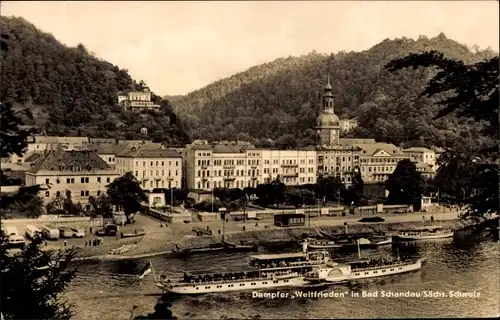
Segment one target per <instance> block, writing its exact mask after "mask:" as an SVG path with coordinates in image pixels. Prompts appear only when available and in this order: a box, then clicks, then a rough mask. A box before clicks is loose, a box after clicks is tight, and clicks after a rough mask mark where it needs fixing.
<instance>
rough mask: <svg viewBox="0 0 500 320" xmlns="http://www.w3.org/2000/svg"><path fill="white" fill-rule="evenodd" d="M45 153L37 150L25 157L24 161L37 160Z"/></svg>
mask: <svg viewBox="0 0 500 320" xmlns="http://www.w3.org/2000/svg"><path fill="white" fill-rule="evenodd" d="M43 154H44V153H43V152H38V151H35V152H33V153H32V154H30V155H29V156H28V157H27V158H26V159H24V162H36V161H38V160H39V159H41V158H42V157H43Z"/></svg>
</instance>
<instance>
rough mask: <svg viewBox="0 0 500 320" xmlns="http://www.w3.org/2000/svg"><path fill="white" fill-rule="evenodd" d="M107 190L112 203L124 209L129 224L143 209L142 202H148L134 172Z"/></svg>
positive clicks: (109, 186)
mask: <svg viewBox="0 0 500 320" xmlns="http://www.w3.org/2000/svg"><path fill="white" fill-rule="evenodd" d="M106 188H107V189H108V190H107V194H108V196H109V197H110V198H111V203H112V204H113V205H115V206H119V207H121V208H123V211H124V212H125V215H126V217H127V221H128V222H130V215H131V214H133V213H136V212H137V211H140V210H141V209H142V206H141V202H143V201H147V197H146V195H145V194H144V191H143V190H142V188H141V185H140V184H139V182H138V181H137V179H136V178H135V177H134V175H133V174H132V172H127V173H125V174H124V175H123V176H121V177H119V178H117V179H115V180H114V181H113V182H111V183H110V184H109V185H107V186H106Z"/></svg>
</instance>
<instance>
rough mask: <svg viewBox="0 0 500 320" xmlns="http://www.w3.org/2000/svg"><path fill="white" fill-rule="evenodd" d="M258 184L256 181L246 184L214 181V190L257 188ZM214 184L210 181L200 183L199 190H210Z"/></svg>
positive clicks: (198, 184)
mask: <svg viewBox="0 0 500 320" xmlns="http://www.w3.org/2000/svg"><path fill="white" fill-rule="evenodd" d="M257 184H258V182H257V181H256V180H249V181H247V183H246V184H245V181H242V180H241V181H240V180H236V181H224V182H223V181H214V182H213V187H214V188H227V189H232V188H245V187H249V188H250V187H253V188H255V187H257ZM211 185H212V184H211V183H210V181H198V183H197V187H198V189H210V186H211Z"/></svg>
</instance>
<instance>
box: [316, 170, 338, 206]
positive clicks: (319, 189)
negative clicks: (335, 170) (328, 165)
mask: <svg viewBox="0 0 500 320" xmlns="http://www.w3.org/2000/svg"><path fill="white" fill-rule="evenodd" d="M344 188H345V187H344V184H343V183H342V181H340V178H339V177H332V176H329V177H319V178H318V180H317V183H316V190H315V192H316V194H317V195H318V197H319V198H321V199H322V200H323V204H325V203H326V202H327V201H329V200H330V201H331V200H334V199H335V200H340V199H339V197H340V194H341V193H342V192H343V190H344Z"/></svg>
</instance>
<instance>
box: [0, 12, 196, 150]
mask: <svg viewBox="0 0 500 320" xmlns="http://www.w3.org/2000/svg"><path fill="white" fill-rule="evenodd" d="M0 29H1V31H2V34H6V35H7V36H8V37H9V50H8V52H7V53H4V54H2V57H1V59H2V60H1V65H2V70H1V72H2V74H1V76H2V78H1V79H2V85H1V87H0V97H1V99H2V101H13V102H14V103H15V105H16V107H22V106H27V107H29V108H30V109H31V110H32V111H33V113H34V115H35V121H34V122H33V123H31V124H32V125H36V126H37V127H39V128H40V130H41V131H42V132H43V133H46V134H54V135H87V136H91V137H109V138H115V137H116V138H128V139H141V138H142V139H143V138H150V139H154V140H156V141H161V142H167V143H170V144H182V143H185V142H186V141H187V139H188V136H187V135H186V133H185V132H184V130H183V128H182V124H181V123H180V121H178V119H177V117H176V115H175V114H174V112H173V110H172V107H171V106H170V104H169V102H168V101H166V100H163V101H160V100H161V98H160V97H159V96H156V95H154V94H153V97H154V100H156V101H157V102H158V103H159V104H161V105H162V109H161V113H160V116H158V115H154V114H152V113H151V114H148V113H144V114H141V115H137V114H131V113H128V112H124V111H123V110H122V108H120V107H119V106H117V95H118V93H120V92H122V93H124V92H127V91H130V90H135V89H140V88H141V87H142V85H145V84H144V83H137V82H136V81H134V80H133V79H132V78H131V77H130V75H129V74H128V72H127V70H123V69H120V68H119V67H117V66H114V65H113V64H111V63H109V62H106V61H103V60H101V59H98V58H97V57H95V56H94V55H93V54H91V53H89V52H88V51H87V50H86V49H85V47H84V46H83V45H78V46H77V47H76V48H69V47H67V46H65V45H63V44H61V43H60V42H59V41H57V40H56V39H55V38H54V37H53V36H52V35H51V34H48V33H44V32H42V31H40V30H38V29H37V28H36V27H35V26H34V25H33V24H31V23H29V22H28V21H26V20H24V19H23V18H18V17H0ZM151 67H153V66H151ZM143 127H145V128H147V129H148V132H149V135H148V136H144V135H142V134H141V133H140V129H141V128H143Z"/></svg>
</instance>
